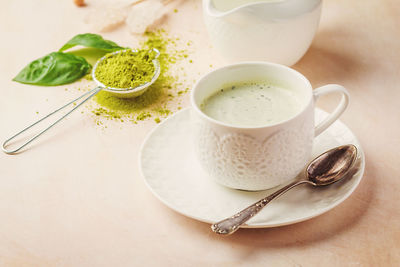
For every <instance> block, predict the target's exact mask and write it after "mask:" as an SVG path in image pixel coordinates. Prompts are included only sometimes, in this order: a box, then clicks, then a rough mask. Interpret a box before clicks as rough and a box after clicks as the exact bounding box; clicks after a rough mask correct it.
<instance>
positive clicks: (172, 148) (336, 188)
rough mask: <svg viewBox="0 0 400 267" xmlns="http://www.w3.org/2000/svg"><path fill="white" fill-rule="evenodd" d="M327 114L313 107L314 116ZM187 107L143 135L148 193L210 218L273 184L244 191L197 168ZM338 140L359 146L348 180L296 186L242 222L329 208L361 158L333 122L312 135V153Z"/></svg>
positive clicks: (263, 222) (257, 224)
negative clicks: (357, 159)
mask: <svg viewBox="0 0 400 267" xmlns="http://www.w3.org/2000/svg"><path fill="white" fill-rule="evenodd" d="M326 115H327V113H326V112H324V111H322V110H319V109H317V110H316V121H319V120H321V119H322V118H324V117H325V116H326ZM190 131H191V123H190V108H188V109H184V110H182V111H180V112H178V113H176V114H175V115H173V116H171V117H170V118H168V119H167V120H165V121H164V122H163V123H161V124H160V125H159V126H158V127H156V128H155V129H154V130H153V131H152V132H151V133H150V134H149V136H148V137H147V138H146V140H145V142H144V144H143V146H142V149H141V153H140V157H139V158H140V169H141V172H142V175H143V178H144V180H145V182H146V184H147V186H148V187H149V188H150V190H151V191H152V192H153V194H154V195H155V196H156V197H157V198H158V199H159V200H161V201H162V202H163V203H164V204H166V205H167V206H168V207H170V208H171V209H173V210H175V211H177V212H178V213H181V214H183V215H185V216H188V217H191V218H193V219H196V220H199V221H202V222H206V223H213V222H216V221H219V220H221V219H224V218H226V217H228V216H231V215H233V214H234V213H236V212H238V211H239V210H241V209H243V208H245V207H247V206H248V205H250V204H252V203H254V202H256V201H257V200H259V199H261V198H262V197H264V196H266V195H267V194H270V193H272V192H273V191H275V190H276V189H270V190H265V191H258V192H247V191H240V190H234V189H229V188H226V187H224V186H221V185H219V184H217V183H215V182H214V181H212V180H211V179H210V178H209V177H208V176H207V174H206V173H205V172H204V171H203V170H202V168H201V167H200V165H199V163H198V162H197V160H196V156H195V155H194V153H193V149H192V139H191V133H190ZM343 144H354V145H356V146H357V148H358V150H359V163H360V165H359V169H358V171H357V172H356V173H355V174H354V175H353V177H352V178H351V179H346V180H345V181H341V182H339V183H336V184H333V185H330V186H327V187H323V188H313V187H311V186H306V185H303V186H299V187H297V188H294V189H292V190H291V191H290V192H288V193H286V194H285V195H283V196H281V197H279V198H277V199H276V200H274V201H272V202H271V203H270V204H269V205H268V206H267V207H265V208H264V209H263V210H262V211H261V212H260V213H259V214H258V215H257V216H255V217H254V218H252V219H251V220H249V221H248V223H247V225H244V226H243V227H251V228H261V227H275V226H280V225H287V224H292V223H296V222H300V221H304V220H307V219H310V218H312V217H315V216H317V215H320V214H322V213H324V212H327V211H328V210H330V209H332V208H334V207H335V206H337V205H338V204H340V203H341V202H342V201H344V200H345V199H346V198H347V197H348V196H349V195H350V194H351V193H352V192H353V191H354V190H355V189H356V187H357V186H358V184H359V183H360V181H361V178H362V176H363V173H364V167H365V159H364V153H363V151H362V149H361V146H360V144H359V143H358V141H357V139H356V137H355V136H354V134H353V133H352V132H351V131H350V130H349V129H348V128H347V127H346V126H345V125H344V124H343V123H341V122H340V121H336V122H335V123H334V124H333V125H331V126H330V127H329V128H328V129H327V130H326V131H325V132H323V133H322V134H321V135H320V136H318V137H317V138H316V139H315V142H314V147H313V157H315V156H317V155H319V154H321V153H322V152H324V151H326V150H328V149H330V148H333V147H336V146H339V145H343Z"/></svg>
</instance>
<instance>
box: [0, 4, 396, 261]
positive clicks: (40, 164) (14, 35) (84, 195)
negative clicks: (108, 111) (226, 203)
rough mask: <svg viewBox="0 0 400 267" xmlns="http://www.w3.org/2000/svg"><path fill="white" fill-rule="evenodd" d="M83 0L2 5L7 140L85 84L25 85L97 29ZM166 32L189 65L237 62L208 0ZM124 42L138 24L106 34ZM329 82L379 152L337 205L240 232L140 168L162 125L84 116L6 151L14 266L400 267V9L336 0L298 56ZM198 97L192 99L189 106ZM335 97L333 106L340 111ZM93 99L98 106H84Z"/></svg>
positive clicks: (5, 203) (0, 52)
mask: <svg viewBox="0 0 400 267" xmlns="http://www.w3.org/2000/svg"><path fill="white" fill-rule="evenodd" d="M87 2H89V5H88V6H87V7H85V8H77V7H76V6H75V5H73V4H72V0H71V1H69V0H63V1H54V0H40V1H39V0H37V1H23V0H14V1H4V0H3V1H1V7H0V33H1V35H0V36H1V37H0V43H1V49H0V88H1V89H0V90H1V97H0V139H1V140H4V139H5V138H6V137H8V136H10V135H11V134H12V133H13V132H15V130H17V129H19V128H21V127H22V126H24V125H26V124H27V123H29V122H31V121H33V120H34V119H36V118H38V115H37V114H36V111H38V112H39V114H44V113H45V112H48V111H50V110H52V109H54V108H56V107H57V106H58V105H60V104H63V103H64V102H66V101H67V100H69V99H71V98H72V97H73V96H76V95H78V94H79V93H81V92H80V91H77V90H76V89H74V86H69V87H68V86H67V87H68V88H71V89H70V90H68V91H65V90H64V87H63V86H61V87H35V86H27V85H22V84H18V83H15V82H11V79H12V77H13V76H14V75H15V74H16V73H17V72H18V71H19V70H20V69H21V68H22V67H23V66H24V65H25V64H26V63H28V62H29V61H31V60H33V59H35V58H38V57H41V56H43V55H45V54H47V53H49V52H50V51H53V50H55V49H57V48H58V47H60V46H61V45H62V44H63V43H64V42H65V41H67V40H68V39H69V38H71V37H72V36H73V35H75V34H77V33H83V32H87V31H90V28H89V25H87V24H85V23H84V17H85V14H86V12H88V10H90V9H91V8H93V5H95V3H94V1H87ZM163 27H164V28H167V29H169V31H170V32H171V33H173V34H177V35H178V36H181V38H182V39H183V40H186V39H187V40H190V41H192V42H193V49H192V51H191V54H190V57H191V58H193V61H194V63H193V64H192V65H190V66H189V67H188V68H187V71H188V75H189V76H190V77H191V78H193V79H197V78H198V77H199V75H201V74H203V73H206V72H207V71H209V70H210V67H209V65H210V64H214V67H218V66H221V65H223V62H222V61H221V60H220V59H219V58H218V56H217V55H216V52H215V51H213V50H212V48H210V43H209V40H208V37H207V34H206V32H205V28H204V25H203V22H202V16H201V2H200V1H189V0H188V1H185V2H184V4H182V6H179V7H178V13H174V14H172V15H170V16H169V17H168V18H167V19H166V20H164V25H163ZM104 36H105V37H106V38H109V39H111V40H114V41H117V42H118V43H120V44H123V45H132V44H134V43H136V42H137V40H138V37H135V36H133V35H131V34H129V32H128V30H127V29H126V27H121V28H119V29H117V30H115V31H113V32H109V33H106V34H104ZM294 68H295V69H297V70H299V71H301V72H302V73H304V74H305V75H306V76H307V77H308V78H309V79H310V81H311V82H312V84H313V86H315V87H317V86H319V85H322V84H326V83H340V84H342V85H344V86H345V87H346V88H348V90H349V91H350V93H351V96H352V101H351V104H350V106H349V108H348V110H347V111H346V112H345V113H344V115H343V116H342V117H341V120H342V121H343V122H344V123H345V124H347V125H348V126H349V127H350V128H351V129H352V131H353V132H354V133H355V134H356V136H357V137H358V138H359V140H360V142H361V144H362V146H363V148H364V150H365V154H366V170H365V174H364V178H363V180H362V181H361V184H360V185H359V187H358V188H357V189H356V191H355V192H354V193H353V194H352V195H351V196H350V197H349V198H348V199H347V200H346V201H345V202H343V203H342V204H341V205H339V206H338V207H336V208H334V209H333V210H331V211H329V212H327V213H325V214H323V215H321V216H319V217H317V218H314V219H311V220H309V221H306V222H302V223H298V224H294V225H290V226H284V227H278V228H272V229H243V230H240V231H238V232H237V233H236V234H234V235H232V236H229V237H221V236H217V235H215V234H213V233H212V232H211V231H210V226H209V225H207V224H205V223H202V222H198V221H195V220H193V219H189V218H186V217H184V216H182V215H180V214H178V213H176V212H174V211H173V210H170V209H169V208H167V207H166V206H164V205H163V204H162V203H160V202H159V201H158V200H157V199H156V198H155V197H154V196H153V195H152V194H151V192H150V191H149V190H148V189H147V188H146V186H145V184H144V182H143V180H142V179H141V177H140V174H139V170H138V163H137V162H138V152H139V148H140V145H141V143H142V141H143V140H144V138H145V136H146V135H147V134H148V133H149V131H150V130H151V129H152V128H154V127H155V126H156V123H155V122H154V121H152V120H150V121H147V122H144V123H140V124H137V125H134V124H130V123H116V122H109V127H108V128H106V129H104V128H101V127H97V125H96V123H95V120H94V119H93V116H92V115H91V114H90V112H88V113H84V114H83V115H82V114H80V113H79V112H77V114H73V115H72V116H71V117H70V118H69V119H68V120H66V121H65V122H64V123H63V124H62V125H59V126H58V127H57V128H56V129H54V130H52V131H51V132H49V133H48V134H47V135H46V136H44V137H43V138H42V139H41V140H40V141H39V140H38V142H36V143H35V144H34V145H32V146H31V147H30V148H29V149H28V150H26V151H25V152H24V153H21V154H19V155H12V156H10V155H5V154H4V153H0V182H1V184H0V265H1V266H399V265H400V254H399V249H400V208H399V207H400V206H399V203H400V193H399V192H400V160H399V153H400V152H399V151H400V108H399V102H400V5H399V3H398V1H396V0H370V1H364V0H352V1H348V0H326V1H324V7H323V14H322V18H321V24H320V28H319V31H318V33H317V35H316V37H315V40H314V42H313V44H312V46H311V48H310V50H309V51H308V52H307V54H306V55H305V56H304V57H303V58H302V60H301V61H299V62H298V64H296V65H295V66H294ZM188 96H189V95H186V96H185V100H184V101H183V105H184V106H187V105H188V101H187V98H188ZM335 101H336V100H333V99H331V98H329V99H328V98H327V99H322V100H321V102H320V103H319V106H320V107H321V108H323V109H326V110H329V109H330V108H332V107H333V106H334V105H335ZM83 109H85V107H84V108H83Z"/></svg>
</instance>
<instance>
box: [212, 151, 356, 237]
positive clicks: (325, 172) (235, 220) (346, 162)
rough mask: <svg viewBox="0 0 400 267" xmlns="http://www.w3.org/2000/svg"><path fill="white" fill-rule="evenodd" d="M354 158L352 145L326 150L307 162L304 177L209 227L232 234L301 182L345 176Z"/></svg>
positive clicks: (321, 182) (323, 181)
mask: <svg viewBox="0 0 400 267" xmlns="http://www.w3.org/2000/svg"><path fill="white" fill-rule="evenodd" d="M356 158H357V148H356V147H355V146H354V145H344V146H339V147H336V148H333V149H331V150H328V151H326V152H325V153H323V154H321V155H320V156H318V157H317V158H315V159H314V160H313V161H312V162H311V163H310V164H308V166H307V167H306V177H305V178H304V179H302V180H298V181H294V182H292V183H290V184H288V185H286V186H284V187H282V188H281V189H279V190H277V191H275V192H274V193H272V194H271V195H269V196H267V197H265V198H263V199H261V200H259V201H257V202H256V203H254V204H252V205H251V206H249V207H247V208H245V209H244V210H242V211H239V212H238V213H236V214H235V215H233V216H232V217H229V218H227V219H224V220H222V221H220V222H217V223H214V224H213V225H211V229H212V230H213V231H214V232H215V233H217V234H222V235H229V234H232V233H234V232H235V231H237V230H238V229H239V227H240V226H241V225H242V224H244V223H245V222H247V221H248V220H249V219H250V218H252V217H253V216H254V215H256V214H257V213H258V212H260V211H261V210H262V209H263V208H264V207H265V206H266V205H267V204H268V203H269V202H271V201H272V200H273V199H275V198H276V197H278V196H280V195H282V194H284V193H286V192H287V191H289V190H290V189H292V188H293V187H295V186H298V185H301V184H310V185H313V186H324V185H330V184H332V183H335V182H337V181H339V180H341V179H342V178H343V177H346V174H347V173H348V171H349V170H350V169H351V168H352V166H353V165H354V163H355V161H356Z"/></svg>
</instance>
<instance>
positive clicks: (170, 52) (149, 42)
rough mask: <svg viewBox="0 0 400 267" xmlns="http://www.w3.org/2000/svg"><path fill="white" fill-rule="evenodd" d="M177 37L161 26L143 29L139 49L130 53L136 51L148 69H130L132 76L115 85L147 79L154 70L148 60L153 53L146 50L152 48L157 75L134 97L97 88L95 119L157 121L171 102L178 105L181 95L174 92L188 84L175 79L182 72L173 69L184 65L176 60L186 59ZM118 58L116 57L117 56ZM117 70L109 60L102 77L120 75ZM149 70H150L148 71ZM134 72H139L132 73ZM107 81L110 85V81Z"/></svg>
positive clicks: (166, 110)
mask: <svg viewBox="0 0 400 267" xmlns="http://www.w3.org/2000/svg"><path fill="white" fill-rule="evenodd" d="M178 40H179V38H171V37H169V36H168V34H167V33H166V32H165V31H164V30H158V31H155V32H147V33H146V34H145V39H144V40H143V42H142V43H141V45H140V47H139V50H138V51H139V52H140V53H138V54H136V55H132V56H133V58H134V57H136V56H139V55H140V58H139V59H140V60H139V61H138V62H142V63H143V62H144V63H146V64H148V65H147V67H148V69H147V70H146V71H143V72H142V73H139V74H135V73H134V71H132V73H133V74H132V75H133V76H132V77H130V79H129V78H128V79H127V80H126V81H123V83H122V85H121V84H119V83H118V86H117V87H120V88H121V86H123V87H126V86H127V84H128V85H132V84H135V83H139V84H140V83H143V81H146V79H149V78H150V79H151V77H152V75H153V72H154V69H152V68H154V67H153V64H152V63H151V60H152V56H155V55H149V57H147V56H146V51H152V48H156V49H157V50H158V51H159V52H160V55H159V57H158V58H157V59H158V61H159V63H160V68H161V73H160V76H159V77H158V79H157V80H156V81H155V82H154V83H153V84H152V85H151V86H150V87H149V88H148V89H147V91H146V92H145V93H144V94H142V95H140V96H138V97H135V98H119V97H117V96H115V95H114V94H112V93H109V92H107V91H101V92H99V93H98V94H97V95H96V96H95V101H96V102H97V104H98V105H99V107H97V108H95V109H94V110H93V113H94V114H95V115H96V118H98V120H101V119H102V118H106V119H111V120H117V121H131V122H134V123H138V122H139V121H143V120H148V119H150V118H153V119H152V120H153V121H155V122H156V123H159V122H160V121H161V120H162V119H163V118H166V117H167V116H168V115H169V114H171V113H172V111H171V107H172V106H176V105H172V103H174V102H175V103H178V105H180V101H181V100H180V99H181V98H182V96H183V95H182V93H178V92H181V91H185V92H187V90H185V88H187V87H188V86H190V85H189V84H184V83H185V82H186V81H179V79H178V76H179V77H182V76H185V75H184V74H182V73H181V74H179V73H178V72H177V70H180V69H181V70H180V71H181V72H182V71H184V68H180V69H179V68H178V67H177V63H178V62H179V61H182V60H188V59H187V58H188V54H187V52H186V50H181V49H178V43H177V41H178ZM142 53H143V54H142ZM147 53H148V52H147ZM125 56H126V55H122V57H123V58H125ZM133 58H132V59H133ZM118 61H120V59H119V60H118ZM127 64H128V65H129V64H130V63H129V62H128V63H127ZM117 65H119V64H117ZM134 66H135V64H131V65H130V66H129V67H131V69H132V70H134V69H135V67H134ZM136 66H137V65H136ZM115 68H117V69H120V71H123V70H124V69H123V68H119V66H115ZM144 69H145V68H143V70H144ZM120 71H116V72H117V73H115V71H114V70H113V69H112V67H111V64H110V69H107V71H105V73H106V74H107V76H106V77H105V78H104V80H107V81H112V80H118V79H120V78H121V76H120ZM150 72H151V74H150V75H149V73H150ZM110 73H115V74H114V75H115V77H116V78H115V79H114V77H112V76H113V75H110ZM121 73H122V72H121ZM134 75H139V76H137V77H136V76H135V77H134ZM96 77H97V74H96ZM115 82H118V81H115ZM112 84H113V85H114V86H115V85H116V84H114V83H112ZM108 85H109V86H111V84H108Z"/></svg>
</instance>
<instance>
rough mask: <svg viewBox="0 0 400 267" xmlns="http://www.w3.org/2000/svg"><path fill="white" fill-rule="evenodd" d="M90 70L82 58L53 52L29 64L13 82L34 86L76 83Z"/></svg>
mask: <svg viewBox="0 0 400 267" xmlns="http://www.w3.org/2000/svg"><path fill="white" fill-rule="evenodd" d="M90 68H91V66H90V64H89V63H87V61H86V60H85V59H84V58H83V57H79V56H75V55H72V54H66V53H61V52H53V53H50V54H48V55H46V56H44V57H42V58H39V59H37V60H34V61H32V62H31V63H29V64H28V65H27V66H26V67H25V68H24V69H23V70H21V72H20V73H18V75H17V76H16V77H15V78H14V79H13V81H16V82H20V83H26V84H34V85H48V86H52V85H61V84H66V83H71V82H74V81H76V80H77V79H79V78H81V77H82V76H84V75H85V74H86V73H87V72H88V70H89V69H90Z"/></svg>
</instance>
